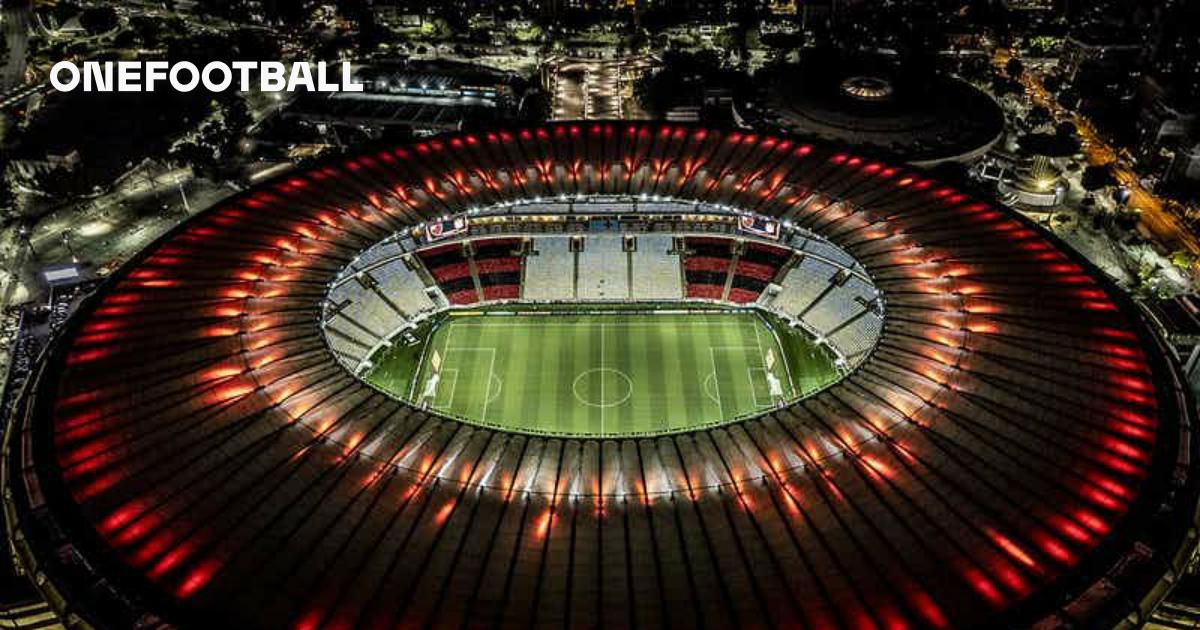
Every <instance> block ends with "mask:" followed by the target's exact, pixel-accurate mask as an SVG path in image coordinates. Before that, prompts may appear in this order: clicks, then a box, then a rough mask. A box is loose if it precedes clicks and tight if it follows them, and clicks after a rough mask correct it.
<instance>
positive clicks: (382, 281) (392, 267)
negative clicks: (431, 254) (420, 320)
mask: <svg viewBox="0 0 1200 630" xmlns="http://www.w3.org/2000/svg"><path fill="white" fill-rule="evenodd" d="M372 273H373V275H374V276H375V279H376V280H377V281H378V282H379V289H380V291H382V292H383V294H384V295H387V296H390V297H391V299H392V301H393V302H395V303H396V304H397V305H398V306H399V307H400V308H401V309H402V310H403V311H404V313H405V314H406V315H408V316H410V317H411V316H412V315H415V314H417V313H420V312H423V311H427V310H430V309H432V308H434V303H433V301H432V300H430V299H429V296H428V295H427V294H426V293H425V285H424V284H422V283H421V279H420V278H419V277H417V274H415V273H413V272H412V271H410V270H409V269H408V268H407V267H406V266H405V265H404V261H402V260H400V259H393V260H392V261H390V262H388V263H387V264H386V265H383V266H380V267H378V268H376V269H375V270H374V271H373V272H372Z"/></svg>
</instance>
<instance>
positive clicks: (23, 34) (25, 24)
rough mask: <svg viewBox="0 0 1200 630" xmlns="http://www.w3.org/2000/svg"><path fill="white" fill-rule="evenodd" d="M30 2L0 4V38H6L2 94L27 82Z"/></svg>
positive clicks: (18, 0)
mask: <svg viewBox="0 0 1200 630" xmlns="http://www.w3.org/2000/svg"><path fill="white" fill-rule="evenodd" d="M32 12H33V8H32V4H31V2H30V0H4V1H3V2H0V37H3V38H4V46H3V47H2V48H0V50H3V51H4V57H3V58H0V93H3V92H7V91H8V90H11V89H13V88H15V87H17V86H18V85H20V84H21V83H22V82H24V81H25V61H26V59H25V57H26V54H27V53H28V51H29V29H30V16H31V14H32Z"/></svg>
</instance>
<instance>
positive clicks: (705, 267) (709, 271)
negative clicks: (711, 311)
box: [683, 237, 733, 300]
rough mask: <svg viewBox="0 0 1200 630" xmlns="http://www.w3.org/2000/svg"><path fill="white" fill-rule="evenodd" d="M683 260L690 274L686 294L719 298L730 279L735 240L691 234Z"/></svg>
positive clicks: (723, 293) (687, 240)
mask: <svg viewBox="0 0 1200 630" xmlns="http://www.w3.org/2000/svg"><path fill="white" fill-rule="evenodd" d="M684 243H685V244H686V247H687V254H686V258H685V259H684V261H683V268H684V274H685V275H686V277H687V297H689V298H702V299H708V300H720V299H722V298H723V297H724V296H725V283H726V282H727V281H728V279H729V266H730V260H731V258H732V256H733V251H732V250H731V248H730V245H731V243H732V241H730V240H729V239H723V238H708V237H688V238H686V239H684Z"/></svg>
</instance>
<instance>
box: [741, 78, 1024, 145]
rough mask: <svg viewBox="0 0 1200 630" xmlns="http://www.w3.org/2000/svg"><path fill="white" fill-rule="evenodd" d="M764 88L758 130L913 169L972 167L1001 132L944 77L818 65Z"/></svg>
mask: <svg viewBox="0 0 1200 630" xmlns="http://www.w3.org/2000/svg"><path fill="white" fill-rule="evenodd" d="M765 81H766V83H767V84H768V88H767V99H766V101H767V102H766V108H767V116H766V118H768V119H769V120H766V121H763V122H766V123H768V124H773V125H775V126H778V127H779V128H782V129H786V130H788V131H790V132H792V133H797V134H804V135H810V136H814V137H817V138H822V139H824V140H826V141H830V142H837V143H842V144H845V145H849V146H854V147H861V149H860V150H876V151H883V152H885V153H886V154H888V155H895V156H897V157H898V158H900V159H902V160H904V161H905V162H909V163H912V164H916V165H920V166H932V165H935V164H937V163H939V162H944V161H951V160H955V161H966V160H970V159H975V158H977V157H979V156H981V155H983V153H985V152H986V151H987V150H988V149H990V148H991V147H992V146H994V145H995V144H996V142H997V141H999V139H1000V137H1001V135H1002V133H1003V132H1004V112H1003V111H1002V110H1001V109H1000V106H999V105H998V104H997V103H996V101H995V100H993V99H992V97H991V96H989V95H988V94H986V93H984V92H983V91H981V90H979V89H977V88H976V87H975V86H973V85H971V84H969V83H967V82H965V81H962V80H959V79H956V78H953V77H949V76H942V75H936V74H929V73H914V72H910V71H906V70H903V69H896V68H894V67H891V66H889V65H888V64H885V63H882V62H878V61H875V62H870V61H862V60H859V61H854V60H850V59H845V58H841V57H833V58H825V57H819V58H816V59H813V60H811V61H808V62H805V63H803V64H792V65H785V66H781V67H778V68H774V69H772V70H770V71H768V73H767V78H766V79H765Z"/></svg>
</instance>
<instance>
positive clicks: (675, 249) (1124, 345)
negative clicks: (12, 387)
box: [4, 121, 1198, 629]
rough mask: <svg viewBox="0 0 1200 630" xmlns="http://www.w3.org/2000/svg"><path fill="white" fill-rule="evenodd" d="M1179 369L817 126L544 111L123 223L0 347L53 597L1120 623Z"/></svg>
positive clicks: (1167, 573) (336, 616)
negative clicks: (130, 236) (543, 118)
mask: <svg viewBox="0 0 1200 630" xmlns="http://www.w3.org/2000/svg"><path fill="white" fill-rule="evenodd" d="M1193 409H1194V402H1193V401H1192V400H1191V398H1190V394H1189V393H1188V391H1187V388H1186V386H1184V384H1183V383H1182V382H1181V380H1180V375H1179V371H1178V366H1176V365H1175V363H1174V362H1173V360H1172V359H1170V358H1169V356H1168V354H1167V353H1166V352H1165V350H1164V347H1163V345H1162V342H1161V340H1160V339H1158V338H1157V337H1156V336H1155V335H1154V334H1153V333H1152V332H1151V331H1150V329H1149V328H1148V327H1147V326H1146V325H1144V323H1143V322H1142V318H1141V315H1140V313H1139V312H1138V311H1137V307H1135V306H1134V304H1133V303H1132V302H1131V301H1130V300H1129V299H1128V298H1127V297H1125V296H1124V295H1122V294H1121V293H1119V292H1118V291H1117V290H1116V289H1114V288H1113V287H1112V286H1111V285H1110V284H1109V283H1108V281H1107V280H1106V279H1105V278H1104V277H1103V275H1102V274H1101V272H1099V271H1097V270H1095V269H1094V268H1093V267H1091V266H1090V265H1089V264H1088V263H1086V262H1085V261H1083V260H1082V259H1080V258H1078V257H1076V256H1075V255H1074V254H1073V253H1071V252H1070V251H1068V250H1066V248H1065V247H1063V246H1062V245H1061V244H1060V243H1059V242H1058V241H1056V240H1055V239H1054V238H1053V237H1051V236H1049V235H1047V234H1045V233H1043V232H1042V231H1041V230H1039V229H1038V228H1036V227H1034V226H1033V225H1032V224H1030V223H1027V222H1026V221H1025V220H1024V219H1023V218H1021V217H1020V216H1018V215H1016V214H1013V213H1010V212H1008V211H1005V210H1003V209H1001V208H999V207H997V206H994V205H992V204H990V203H988V202H986V201H984V200H981V199H979V198H977V197H975V196H973V195H972V194H970V193H968V192H964V191H960V190H955V189H953V188H951V187H948V186H945V185H943V184H940V183H938V182H936V181H934V180H931V179H929V178H928V177H927V176H926V175H923V174H922V173H921V172H920V171H917V170H913V169H910V168H907V167H896V166H891V165H888V164H884V163H881V162H879V161H875V160H873V159H865V158H863V157H860V156H856V155H854V154H853V153H850V152H847V151H845V150H843V149H841V148H840V147H838V146H831V145H825V144H821V143H807V142H800V141H798V140H795V139H789V138H787V137H779V136H764V135H759V134H747V133H744V132H739V131H732V130H720V129H706V128H701V127H694V126H681V125H666V124H659V123H631V122H620V123H618V122H592V121H589V122H586V123H585V122H579V123H570V122H566V123H560V124H552V125H548V126H543V127H534V128H508V129H494V130H491V131H477V132H461V133H455V134H450V135H443V136H438V137H436V138H432V139H428V140H424V141H420V142H415V143H413V144H409V145H404V146H399V147H391V148H387V149H379V150H375V151H371V152H369V153H364V154H361V155H357V156H353V157H340V158H337V159H335V160H329V161H326V162H324V163H320V164H316V165H313V166H311V167H307V168H305V169H302V170H300V171H297V172H294V173H292V174H289V175H287V176H285V177H283V178H281V179H278V180H274V181H271V182H267V183H264V184H262V185H260V186H258V187H256V188H253V189H251V190H248V191H245V192H244V193H242V194H240V195H238V196H236V197H234V198H232V199H230V200H227V201H225V202H222V203H220V204H218V205H217V206H216V207H214V208H212V209H210V210H208V211H207V212H205V213H203V214H201V215H198V216H196V217H195V218H193V219H191V220H190V221H188V222H186V223H184V224H182V225H180V226H179V227H178V228H177V229H175V230H174V231H172V232H171V233H169V234H167V235H166V236H165V237H163V238H162V239H160V240H159V241H158V242H156V243H155V244H154V245H152V246H151V247H149V248H148V249H146V250H145V251H144V252H143V253H142V254H141V256H140V257H139V258H137V259H136V260H133V261H131V262H130V263H128V264H127V265H126V266H125V267H124V268H122V270H121V271H120V272H118V273H117V274H115V275H114V276H113V277H112V278H110V280H109V281H108V282H107V284H106V285H105V286H104V287H103V288H101V289H100V290H99V291H97V293H96V295H95V296H94V297H93V298H92V300H91V301H90V302H89V303H88V304H86V305H85V306H84V307H82V308H81V309H80V312H79V313H78V314H77V315H76V317H75V318H74V319H73V321H72V323H71V325H70V326H69V327H68V329H67V331H66V332H65V333H64V334H63V335H62V336H61V337H60V338H59V339H58V340H57V342H56V344H55V345H54V346H53V348H52V349H51V350H50V352H49V353H48V355H47V356H46V357H45V358H44V360H43V362H42V364H41V365H40V367H39V369H38V372H37V373H36V374H35V376H34V377H33V378H31V379H30V382H29V384H28V385H27V386H26V389H25V391H24V395H23V397H22V399H21V400H20V404H19V405H18V406H17V409H16V410H15V417H13V418H12V420H11V422H12V423H13V425H12V430H10V431H9V432H8V441H7V443H6V445H5V466H4V471H5V475H6V479H5V481H6V485H5V510H6V513H7V515H8V523H9V524H10V528H11V531H10V532H9V534H10V539H11V541H12V544H13V549H14V550H15V553H16V555H17V556H18V559H19V562H20V564H21V565H22V566H23V567H24V568H25V569H26V570H27V572H28V573H29V574H30V575H31V576H33V577H34V581H35V583H36V584H37V586H38V588H39V589H41V591H42V592H43V594H44V595H45V596H46V598H47V600H48V601H49V602H50V603H51V605H52V606H53V607H54V608H55V609H56V611H57V612H58V613H59V615H60V618H61V619H63V620H64V623H66V624H67V625H68V626H69V627H88V628H128V627H140V628H167V627H200V628H207V627H217V626H220V625H224V626H227V627H236V628H256V627H268V628H284V627H292V628H305V629H314V628H380V627H399V626H402V627H414V626H433V627H450V626H460V627H463V626H470V627H476V626H488V627H495V626H506V627H529V626H604V627H626V626H651V627H654V626H683V627H708V626H711V627H731V626H742V627H768V626H776V627H789V628H790V627H796V628H813V629H824V628H919V627H937V628H950V627H956V628H986V627H1005V628H1007V627H1038V628H1059V627H1088V628H1091V627H1116V626H1133V625H1136V624H1138V623H1139V622H1140V621H1141V620H1142V619H1143V618H1144V617H1145V615H1147V614H1148V613H1149V611H1150V610H1152V609H1153V607H1154V606H1155V605H1156V604H1157V602H1158V601H1159V600H1160V599H1161V598H1162V596H1163V594H1164V592H1165V590H1166V585H1167V584H1169V583H1170V582H1171V581H1172V580H1173V579H1174V578H1175V576H1177V575H1178V573H1179V571H1180V570H1181V568H1182V566H1183V564H1184V562H1185V558H1186V556H1187V553H1188V552H1189V551H1190V549H1191V547H1192V546H1193V545H1194V528H1193V524H1194V523H1195V522H1196V506H1197V498H1198V486H1197V482H1196V479H1195V472H1196V471H1195V461H1196V455H1197V453H1196V444H1195V443H1194V442H1193V441H1192V440H1191V436H1190V432H1189V427H1190V426H1191V423H1192V422H1193V418H1192V413H1193V411H1192V410H1193Z"/></svg>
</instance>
